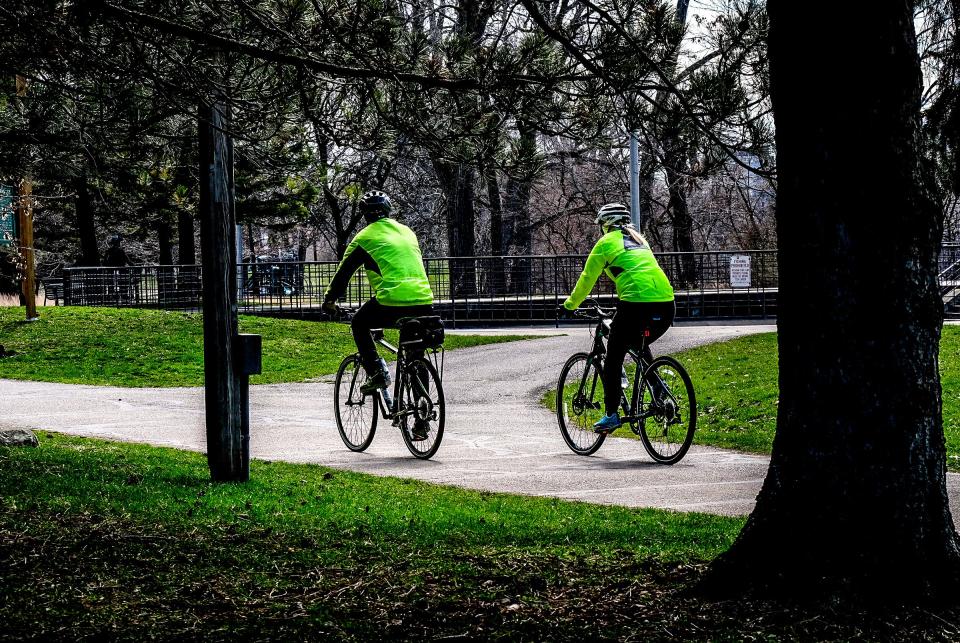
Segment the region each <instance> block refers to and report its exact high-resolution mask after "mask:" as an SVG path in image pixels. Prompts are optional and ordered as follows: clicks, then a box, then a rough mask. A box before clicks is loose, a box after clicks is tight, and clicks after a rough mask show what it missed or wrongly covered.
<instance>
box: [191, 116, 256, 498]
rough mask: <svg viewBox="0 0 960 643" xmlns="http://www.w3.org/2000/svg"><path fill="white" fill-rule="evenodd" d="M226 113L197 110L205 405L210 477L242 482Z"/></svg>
mask: <svg viewBox="0 0 960 643" xmlns="http://www.w3.org/2000/svg"><path fill="white" fill-rule="evenodd" d="M228 109H229V108H228V107H227V105H226V103H225V101H224V100H223V99H222V98H218V99H216V100H215V101H214V103H213V104H212V105H201V108H200V119H199V121H200V122H199V125H200V128H199V133H200V241H201V254H202V265H203V277H202V281H203V360H204V388H205V398H204V399H205V404H206V421H207V462H208V464H209V466H210V476H211V477H212V478H213V479H214V480H217V481H241V482H242V481H246V480H248V479H249V477H250V445H249V435H248V434H246V435H245V433H248V432H245V431H244V426H243V424H244V423H243V416H244V414H245V409H244V408H243V407H244V405H245V403H246V399H245V398H246V392H245V391H244V390H243V389H244V386H243V385H244V384H245V383H246V377H245V376H244V375H242V368H241V366H240V364H238V363H237V350H236V349H237V347H236V343H237V299H236V297H237V285H236V281H237V271H236V256H235V253H236V244H235V239H234V238H235V234H236V232H235V231H236V226H235V212H234V199H233V141H232V139H231V138H230V136H229V134H228V133H227V130H228V129H229V121H230V117H229V112H228Z"/></svg>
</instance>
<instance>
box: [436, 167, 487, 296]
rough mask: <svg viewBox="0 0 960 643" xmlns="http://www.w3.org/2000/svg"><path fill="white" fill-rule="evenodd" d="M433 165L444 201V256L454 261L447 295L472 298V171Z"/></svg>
mask: <svg viewBox="0 0 960 643" xmlns="http://www.w3.org/2000/svg"><path fill="white" fill-rule="evenodd" d="M433 165H434V169H435V171H436V173H437V178H438V179H439V180H440V185H441V186H442V189H443V193H444V197H445V199H446V205H445V211H446V223H447V254H448V255H449V256H450V257H457V258H458V259H451V261H450V293H451V294H452V295H455V296H458V297H464V296H470V295H475V294H476V292H477V279H476V270H475V266H474V259H472V257H473V256H475V254H476V233H475V230H474V223H475V221H476V212H475V210H474V189H475V187H474V183H475V180H476V170H475V169H474V168H473V167H471V166H469V165H467V164H465V163H449V162H446V161H436V162H434V164H433ZM464 257H467V258H470V259H464Z"/></svg>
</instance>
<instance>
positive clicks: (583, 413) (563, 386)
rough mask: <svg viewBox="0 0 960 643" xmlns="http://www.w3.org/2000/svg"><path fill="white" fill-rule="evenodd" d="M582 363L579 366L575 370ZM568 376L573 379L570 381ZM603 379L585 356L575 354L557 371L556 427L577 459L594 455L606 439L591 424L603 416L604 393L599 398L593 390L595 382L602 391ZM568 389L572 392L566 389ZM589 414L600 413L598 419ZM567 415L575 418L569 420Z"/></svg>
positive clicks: (584, 354)
mask: <svg viewBox="0 0 960 643" xmlns="http://www.w3.org/2000/svg"><path fill="white" fill-rule="evenodd" d="M581 362H582V365H580V366H578V364H580V363H581ZM571 373H573V379H571V378H570V374H571ZM602 379H603V378H602V373H600V370H599V369H598V368H597V367H596V365H595V364H593V363H592V359H591V357H590V355H589V354H587V353H574V354H573V355H571V356H570V358H569V359H567V361H566V363H565V364H564V365H563V368H562V369H561V370H560V379H558V380H557V400H556V401H557V424H559V425H560V435H562V436H563V440H564V442H566V443H567V446H568V447H570V450H571V451H573V452H574V453H576V454H577V455H592V454H594V453H596V451H597V449H599V448H600V446H601V445H602V444H603V441H604V440H605V439H606V437H607V436H606V434H604V433H595V432H594V430H593V423H594V422H595V421H596V419H599V418H600V416H602V415H603V392H602V391H603V389H602V388H601V389H600V392H599V394H598V392H597V387H596V384H597V383H598V382H599V383H600V384H601V387H602ZM588 380H589V386H590V392H589V394H588V395H587V397H586V399H583V398H582V395H583V393H582V388H583V387H584V386H587V385H588ZM569 386H573V387H574V388H573V389H568V387H569ZM571 391H572V392H571ZM597 398H599V399H597ZM586 407H589V409H588V408H586ZM588 410H590V411H597V410H599V415H597V417H596V419H594V418H593V415H596V414H595V413H593V414H591V413H587V411H588ZM570 411H573V412H574V415H573V416H570V417H569V418H568V417H567V416H568V415H569V412H570ZM568 419H569V420H570V421H569V422H568ZM571 425H572V426H571Z"/></svg>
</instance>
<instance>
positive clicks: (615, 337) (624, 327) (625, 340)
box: [603, 301, 634, 416]
mask: <svg viewBox="0 0 960 643" xmlns="http://www.w3.org/2000/svg"><path fill="white" fill-rule="evenodd" d="M633 328H634V325H633V319H632V309H631V307H630V306H629V302H623V301H621V302H618V303H617V314H616V316H615V317H614V318H613V323H612V324H610V337H609V338H608V339H607V354H606V357H604V361H603V407H604V413H605V414H606V415H608V416H609V415H613V414H614V413H616V412H617V410H618V409H619V408H620V396H621V394H622V393H623V391H622V390H621V388H620V371H621V370H622V369H623V360H624V358H625V357H626V355H627V346H628V345H629V344H630V333H631V331H632V329H633Z"/></svg>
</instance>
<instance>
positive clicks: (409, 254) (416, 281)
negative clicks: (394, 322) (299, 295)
mask: <svg viewBox="0 0 960 643" xmlns="http://www.w3.org/2000/svg"><path fill="white" fill-rule="evenodd" d="M360 266H363V267H364V268H366V270H367V279H368V280H369V281H370V285H371V286H372V287H373V293H374V295H373V296H374V297H375V298H376V300H377V301H378V302H379V303H381V304H383V305H384V306H425V305H427V304H432V303H433V291H431V290H430V282H429V281H428V280H427V271H426V270H424V268H423V256H422V255H421V254H420V243H419V242H418V241H417V235H416V234H414V232H413V230H411V229H410V228H408V227H407V226H405V225H403V224H402V223H398V222H397V221H394V220H393V219H389V218H383V219H380V220H378V221H374V222H373V223H371V224H370V225H368V226H367V227H365V228H364V229H363V230H361V231H360V232H358V233H357V236H355V237H354V238H353V241H351V242H350V245H349V246H347V250H346V252H344V253H343V259H342V260H341V261H340V265H339V266H337V273H336V274H335V275H334V276H333V280H332V281H331V282H330V286H329V287H327V292H326V293H325V294H324V297H323V298H324V301H334V300H336V299H339V298H340V297H342V296H343V294H344V293H345V292H346V290H347V284H349V283H350V277H352V276H353V273H354V272H356V271H357V269H358V268H359V267H360Z"/></svg>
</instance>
